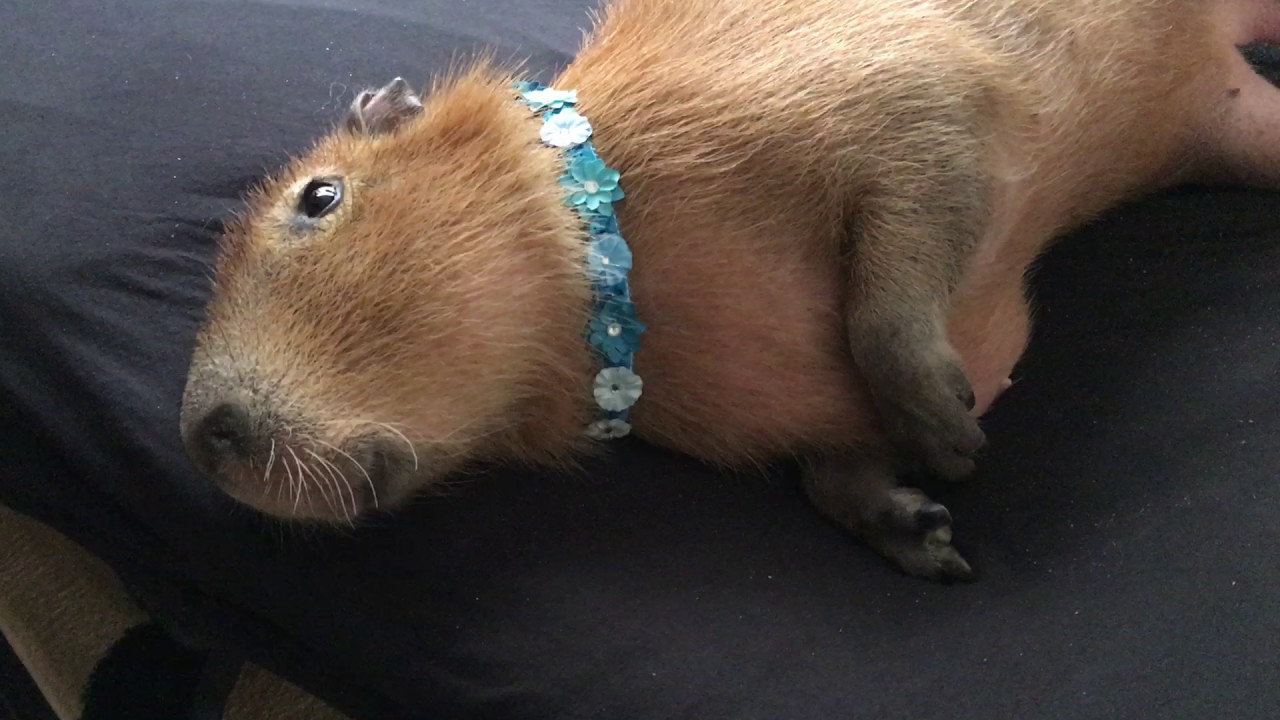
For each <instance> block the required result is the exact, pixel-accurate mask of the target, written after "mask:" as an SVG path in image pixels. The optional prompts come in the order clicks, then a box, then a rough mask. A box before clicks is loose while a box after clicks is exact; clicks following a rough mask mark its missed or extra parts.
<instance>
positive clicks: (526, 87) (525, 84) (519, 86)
mask: <svg viewBox="0 0 1280 720" xmlns="http://www.w3.org/2000/svg"><path fill="white" fill-rule="evenodd" d="M512 84H513V85H514V86H515V88H516V92H518V93H520V94H521V95H524V94H525V93H527V92H530V91H533V90H543V89H545V88H546V85H543V84H542V83H540V82H538V81H536V80H517V81H515V82H514V83H512Z"/></svg>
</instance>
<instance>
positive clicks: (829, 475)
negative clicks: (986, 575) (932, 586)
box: [804, 456, 973, 582]
mask: <svg viewBox="0 0 1280 720" xmlns="http://www.w3.org/2000/svg"><path fill="white" fill-rule="evenodd" d="M804 484H805V490H806V492H808V494H809V499H810V500H811V501H812V502H813V504H814V506H816V507H817V509H818V511H819V512H820V513H822V514H823V515H824V516H825V517H827V518H828V519H830V520H832V521H834V522H835V523H837V524H839V525H840V526H841V527H843V528H845V529H846V530H848V531H849V532H851V533H852V534H853V535H854V536H855V537H857V538H859V539H860V540H862V541H863V542H865V543H866V544H867V545H869V546H870V547H871V548H872V549H873V550H875V551H876V552H878V553H880V555H882V556H884V557H885V558H886V559H887V560H889V561H890V562H892V563H893V564H894V565H896V566H897V567H898V568H899V569H901V570H902V571H903V572H905V573H907V574H908V575H913V576H916V577H921V578H926V579H929V580H937V581H942V582H954V581H964V580H972V579H973V570H972V569H970V567H969V564H968V563H967V562H965V560H964V558H963V557H961V556H960V553H958V552H956V550H955V548H953V547H951V513H950V512H948V511H947V509H946V508H945V507H943V506H942V505H939V504H938V503H936V502H933V501H932V500H930V499H929V498H928V496H926V495H925V494H924V493H923V492H921V491H919V490H916V489H915V488H904V487H898V482H897V479H896V478H895V477H894V475H893V473H892V471H891V469H890V467H889V465H888V463H886V462H883V461H877V460H873V459H869V458H860V457H854V456H845V457H840V458H830V457H826V458H819V459H816V460H814V461H812V462H811V464H809V465H808V466H807V467H806V468H805V471H804Z"/></svg>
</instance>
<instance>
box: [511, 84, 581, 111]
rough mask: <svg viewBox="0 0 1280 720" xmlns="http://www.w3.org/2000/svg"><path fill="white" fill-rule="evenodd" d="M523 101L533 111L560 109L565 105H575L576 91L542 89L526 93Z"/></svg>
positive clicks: (576, 100) (576, 99)
mask: <svg viewBox="0 0 1280 720" xmlns="http://www.w3.org/2000/svg"><path fill="white" fill-rule="evenodd" d="M524 99H525V100H528V101H529V106H530V107H531V108H533V109H534V110H542V109H543V108H561V107H564V106H565V105H574V104H577V102H578V91H577V90H556V89H554V88H542V89H541V90H529V91H527V92H526V93H525V94H524Z"/></svg>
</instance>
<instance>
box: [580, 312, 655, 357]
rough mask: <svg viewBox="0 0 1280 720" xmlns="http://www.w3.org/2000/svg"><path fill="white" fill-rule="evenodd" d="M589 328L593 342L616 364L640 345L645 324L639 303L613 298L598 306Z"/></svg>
mask: <svg viewBox="0 0 1280 720" xmlns="http://www.w3.org/2000/svg"><path fill="white" fill-rule="evenodd" d="M587 329H588V331H589V335H588V339H589V340H590V341H591V344H592V346H594V347H595V348H596V349H598V350H599V351H600V352H601V353H603V354H604V356H605V357H606V358H608V359H609V362H611V363H614V364H615V365H616V364H620V363H622V361H623V360H625V359H626V357H627V355H630V354H631V353H633V352H635V351H636V350H638V349H639V348H640V333H643V332H644V331H645V326H644V323H642V322H640V321H639V320H638V319H636V306H635V305H634V304H633V303H632V302H631V301H630V300H622V299H618V298H610V299H608V300H605V301H603V302H601V303H599V304H598V305H597V306H596V312H595V317H594V318H592V319H591V321H590V322H588V323H587Z"/></svg>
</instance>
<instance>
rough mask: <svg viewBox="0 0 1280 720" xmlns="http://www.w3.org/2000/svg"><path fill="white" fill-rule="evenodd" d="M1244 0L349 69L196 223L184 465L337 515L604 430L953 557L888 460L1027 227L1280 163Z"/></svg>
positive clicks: (752, 20) (392, 502)
mask: <svg viewBox="0 0 1280 720" xmlns="http://www.w3.org/2000/svg"><path fill="white" fill-rule="evenodd" d="M1278 38H1280V3H1277V2H1274V0H1071V1H1070V2H1064V1H1063V0H987V1H985V2H978V1H975V0H616V1H615V2H613V3H612V4H611V5H609V6H608V7H607V9H606V10H605V11H604V12H603V13H602V14H601V16H600V17H599V18H598V21H597V22H596V26H595V28H594V29H593V31H592V33H591V34H590V35H589V36H588V37H587V39H586V40H585V43H584V46H583V47H582V49H581V51H580V53H579V54H578V55H577V56H576V58H575V59H574V60H573V62H572V63H571V64H570V65H569V66H568V67H567V68H566V69H564V71H563V72H562V73H561V74H560V75H559V76H558V77H556V78H554V80H552V81H551V82H549V83H547V84H546V85H545V86H544V85H540V84H538V83H532V82H527V80H526V78H524V77H522V76H521V75H520V74H519V73H518V72H516V69H515V68H514V67H503V66H501V65H500V64H498V63H495V62H492V61H490V60H487V59H485V58H480V59H477V60H476V61H475V62H473V63H470V64H468V65H465V66H459V67H458V68H456V69H455V70H454V71H452V72H451V73H449V74H448V75H447V76H444V77H441V78H437V80H436V82H435V84H434V86H433V87H432V88H431V89H430V91H429V92H421V93H419V91H415V90H414V89H413V88H412V87H411V86H410V84H409V83H407V82H405V81H404V80H403V79H400V78H396V79H395V80H394V81H392V82H389V83H387V84H386V85H384V86H382V87H380V88H376V89H370V90H368V91H365V92H362V93H360V94H359V96H358V97H357V98H356V99H355V101H354V102H353V103H352V104H351V106H350V108H349V109H348V111H347V113H346V116H345V117H344V118H342V119H341V121H340V122H336V123H335V127H334V128H333V129H332V130H331V131H330V132H328V133H327V134H326V135H325V136H324V137H323V138H322V139H320V140H319V141H318V142H317V143H316V144H315V145H314V147H312V148H311V149H310V150H309V151H307V152H306V153H305V154H302V155H301V156H300V157H297V158H295V159H293V160H291V161H290V162H289V163H288V164H287V166H286V167H284V168H283V169H282V170H281V171H280V172H278V173H277V174H275V175H274V176H273V177H271V178H269V179H267V180H265V181H264V182H263V183H262V184H261V185H260V187H258V188H257V189H255V190H254V192H253V193H252V194H251V196H250V197H249V198H248V200H247V207H246V208H245V210H244V212H243V213H241V214H239V215H238V216H237V217H236V218H235V220H234V221H233V222H231V223H230V224H229V225H228V227H227V229H226V232H225V236H224V238H223V242H222V245H221V248H220V251H219V255H218V259H217V267H216V273H215V278H214V294H213V297H212V300H211V302H210V304H209V306H208V313H207V318H206V321H205V325H204V326H203V327H202V329H201V331H200V333H199V335H198V339H197V345H196V348H195V351H194V357H193V360H192V364H191V367H190V376H189V378H188V383H187V387H186V391H185V395H184V400H183V408H182V415H181V433H182V436H183V439H184V442H185V443H186V446H187V447H188V449H189V451H190V453H191V455H192V457H193V458H194V460H195V462H196V463H197V465H198V466H199V467H200V468H202V469H203V470H204V471H206V472H208V473H209V474H210V475H211V476H212V477H213V478H215V479H216V481H217V482H218V483H219V484H220V485H221V487H223V488H224V489H225V490H226V492H228V493H229V494H230V495H231V496H233V497H235V498H237V499H238V500H240V501H241V502H243V503H245V504H247V505H250V506H252V507H253V508H256V509H258V510H260V511H262V512H264V513H267V514H269V515H273V516H277V517H280V518H293V519H298V520H311V521H320V522H353V521H354V519H355V518H359V517H361V516H362V515H364V514H366V513H368V512H371V511H374V510H375V509H376V510H391V509H394V508H395V507H396V506H397V505H398V504H399V503H401V502H402V501H404V500H405V499H406V498H408V497H409V496H411V495H413V494H415V493H416V492H417V491H420V490H423V489H425V488H427V487H430V486H433V485H438V484H439V483H441V482H444V481H447V479H448V478H449V477H451V475H452V474H453V473H456V472H457V471H459V470H460V469H461V468H462V467H463V466H465V465H467V464H468V463H471V462H473V461H485V462H498V463H532V464H534V465H537V466H543V467H552V468H555V467H563V466H564V465H566V464H567V463H570V462H572V461H573V460H574V458H577V457H581V454H582V453H589V452H593V451H595V450H596V449H598V448H602V447H608V446H609V442H608V440H609V439H610V438H613V437H616V436H620V435H624V434H627V433H632V434H634V435H635V436H636V437H638V438H640V439H641V440H642V441H645V442H649V443H653V444H655V445H659V446H664V447H667V448H672V449H675V450H677V451H680V452H683V453H687V454H689V455H691V456H693V457H696V458H699V459H701V460H703V461H705V462H707V463H710V464H713V465H717V466H723V467H751V466H758V465H761V464H764V463H772V462H776V461H791V460H795V461H797V462H799V463H801V464H802V465H803V467H804V472H803V476H804V482H805V485H806V489H807V491H808V493H809V496H810V497H811V498H812V500H813V501H814V504H815V506H816V507H817V509H818V510H819V511H820V512H821V513H822V514H823V515H824V516H826V517H827V518H829V519H831V520H832V521H835V522H837V523H839V524H841V525H842V526H843V527H845V528H847V529H848V530H849V531H850V532H851V533H852V534H853V535H855V536H857V537H858V538H861V539H862V540H863V541H864V542H866V543H867V544H868V545H869V546H871V547H872V548H874V549H875V550H876V551H878V552H879V553H880V554H881V555H883V556H884V557H886V558H887V559H888V560H890V561H891V562H893V563H894V564H896V565H897V566H898V567H899V568H901V569H902V570H903V571H905V572H907V573H909V574H912V575H916V576H921V577H927V578H932V579H937V580H944V581H945V580H958V579H967V578H969V577H971V569H970V567H969V565H968V564H967V563H966V561H965V560H964V559H963V558H962V557H961V556H960V555H959V554H958V553H957V552H956V551H955V550H954V549H953V548H952V547H951V545H950V538H951V516H950V513H949V512H948V511H947V510H946V509H945V508H944V507H943V506H941V505H940V504H937V503H935V502H932V501H931V500H930V499H929V498H928V497H926V496H925V494H924V493H922V492H921V491H919V490H917V489H913V488H907V487H900V486H899V484H898V480H897V478H898V477H899V476H902V475H904V474H906V473H908V472H910V471H913V470H921V471H926V472H928V473H931V474H932V475H934V476H937V477H940V478H945V479H960V478H963V477H966V476H967V475H968V474H970V472H971V471H972V469H973V465H974V456H975V453H976V452H977V451H979V450H980V449H981V448H982V446H983V445H984V444H985V438H984V435H983V433H982V431H981V430H980V428H979V425H978V418H979V417H980V416H981V414H982V413H983V412H984V411H985V410H986V409H987V408H988V407H989V406H990V405H991V403H992V402H993V400H994V399H995V398H996V397H997V396H998V395H999V394H1000V392H1001V391H1002V390H1003V389H1004V388H1006V387H1007V386H1008V384H1009V378H1010V373H1011V371H1012V370H1013V368H1014V366H1015V364H1016V363H1017V361H1018V359H1019V356H1020V355H1021V353H1022V352H1023V350H1024V348H1025V345H1026V343H1027V340H1028V330H1029V325H1030V317H1029V305H1028V297H1027V284H1026V275H1027V270H1028V268H1029V266H1030V265H1031V264H1032V263H1033V262H1034V261H1035V259H1036V258H1037V257H1038V256H1039V255H1041V254H1042V253H1043V252H1044V251H1045V249H1046V248H1047V247H1048V246H1049V245H1050V244H1051V242H1052V241H1053V240H1054V239H1056V238H1059V237H1062V236H1063V235H1064V234H1066V233H1068V232H1070V231H1071V230H1072V229H1073V228H1077V227H1079V226H1080V225H1081V224H1083V223H1084V222H1086V221H1088V220H1090V219H1092V218H1095V217H1097V216H1098V215H1099V214H1100V213H1102V212H1103V211H1106V210H1108V209H1109V208H1112V207H1114V206H1116V205H1117V204H1119V203H1121V202H1125V201H1128V200H1131V199H1135V198H1137V197H1139V196H1141V195H1144V194H1149V193H1152V192H1155V191H1158V190H1161V189H1164V188H1168V187H1170V186H1172V185H1174V184H1178V183H1185V182H1189V181H1196V182H1224V183H1232V184H1240V185H1249V186H1257V187H1267V188H1277V187H1278V186H1280V91H1278V90H1276V89H1275V88H1273V87H1272V86H1271V85H1270V84H1268V83H1267V82H1266V81H1265V80H1263V79H1262V78H1261V77H1260V76H1259V75H1258V74H1256V73H1255V72H1254V70H1253V68H1252V67H1251V66H1250V65H1249V64H1248V63H1247V62H1246V61H1245V59H1244V57H1243V56H1242V54H1241V53H1240V51H1239V47H1240V46H1243V45H1246V44H1249V43H1251V42H1254V41H1269V40H1274V39H1278Z"/></svg>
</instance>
